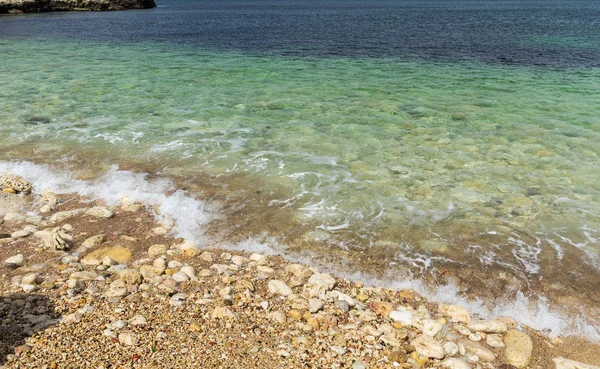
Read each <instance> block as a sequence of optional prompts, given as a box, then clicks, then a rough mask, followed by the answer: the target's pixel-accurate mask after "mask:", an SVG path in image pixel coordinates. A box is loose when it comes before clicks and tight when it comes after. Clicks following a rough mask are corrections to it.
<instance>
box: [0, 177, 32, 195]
mask: <svg viewBox="0 0 600 369" xmlns="http://www.w3.org/2000/svg"><path fill="white" fill-rule="evenodd" d="M0 188H2V189H5V188H10V189H12V190H14V192H24V193H29V192H31V182H29V181H28V180H26V179H25V178H23V177H21V176H18V175H16V174H5V175H3V176H2V177H0Z"/></svg>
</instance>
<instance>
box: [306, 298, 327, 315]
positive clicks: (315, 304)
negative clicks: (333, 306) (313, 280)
mask: <svg viewBox="0 0 600 369" xmlns="http://www.w3.org/2000/svg"><path fill="white" fill-rule="evenodd" d="M323 306H324V304H323V301H321V300H320V299H310V300H309V301H308V311H310V312H311V313H316V312H317V311H319V310H322V309H323Z"/></svg>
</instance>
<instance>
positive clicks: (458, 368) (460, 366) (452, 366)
mask: <svg viewBox="0 0 600 369" xmlns="http://www.w3.org/2000/svg"><path fill="white" fill-rule="evenodd" d="M441 365H442V368H448V369H471V365H469V363H467V362H466V361H464V360H463V359H457V358H449V359H446V360H444V361H442V364H441Z"/></svg>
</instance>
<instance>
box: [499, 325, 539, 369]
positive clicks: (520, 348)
mask: <svg viewBox="0 0 600 369" xmlns="http://www.w3.org/2000/svg"><path fill="white" fill-rule="evenodd" d="M504 344H505V345H506V348H505V350H504V356H505V357H506V361H507V362H508V363H509V364H511V365H514V366H516V367H517V368H525V367H527V365H529V362H530V361H531V355H532V351H533V342H532V341H531V338H529V336H528V335H527V334H525V333H523V332H521V331H518V330H516V329H510V330H508V332H507V333H506V336H504Z"/></svg>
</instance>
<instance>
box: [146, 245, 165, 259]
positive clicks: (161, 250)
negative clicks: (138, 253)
mask: <svg viewBox="0 0 600 369" xmlns="http://www.w3.org/2000/svg"><path fill="white" fill-rule="evenodd" d="M167 250H168V248H167V246H166V245H162V244H156V245H152V246H150V247H149V248H148V255H150V256H151V257H153V258H155V257H157V256H161V255H164V254H166V253H167Z"/></svg>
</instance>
